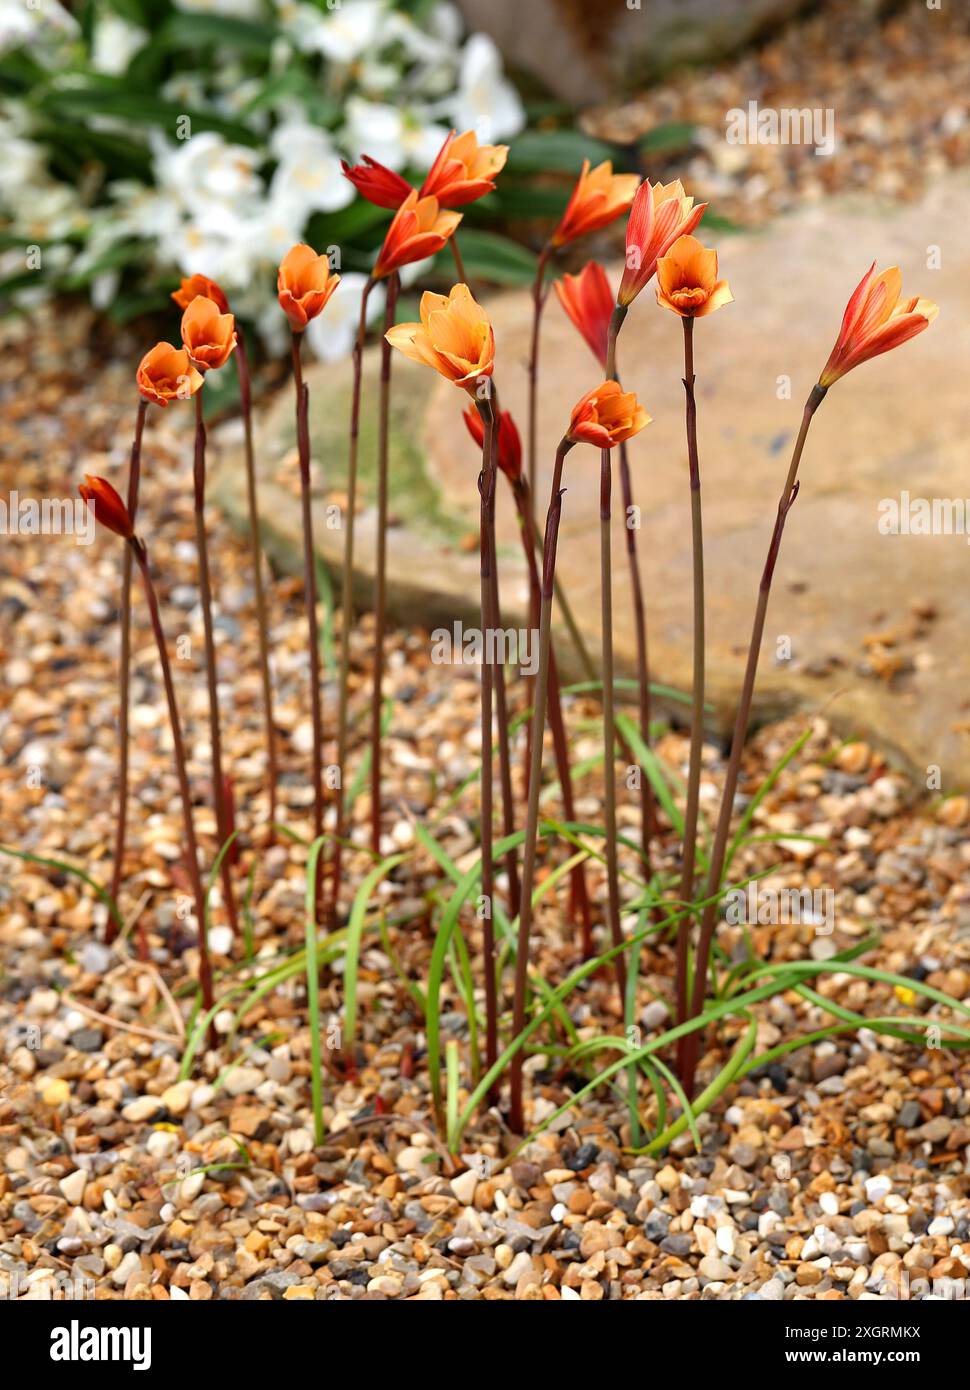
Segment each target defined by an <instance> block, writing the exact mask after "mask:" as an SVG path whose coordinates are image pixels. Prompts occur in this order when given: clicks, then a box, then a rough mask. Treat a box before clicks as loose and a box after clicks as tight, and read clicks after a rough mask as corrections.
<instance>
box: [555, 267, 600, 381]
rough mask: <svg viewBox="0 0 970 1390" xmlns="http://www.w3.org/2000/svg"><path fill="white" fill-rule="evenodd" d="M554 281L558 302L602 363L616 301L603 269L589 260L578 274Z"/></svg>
mask: <svg viewBox="0 0 970 1390" xmlns="http://www.w3.org/2000/svg"><path fill="white" fill-rule="evenodd" d="M554 283H555V286H556V294H558V296H559V302H560V304H561V305H562V307H563V308H564V309H565V311H566V313H567V314H568V315H569V317H570V319H571V320H572V321H573V323H574V324H575V326H576V327H577V328H578V329H579V331H580V333H582V335H583V337H584V338H585V339H586V341H587V343H588V344H589V346H590V349H591V350H592V352H593V354H594V356H595V357H596V358H597V360H598V361H599V362H600V363H601V364H602V365H603V366H604V367H605V366H606V339H607V334H608V331H609V327H610V318H611V316H612V314H613V305H614V303H615V300H614V298H613V291H612V290H611V289H610V282H609V280H608V279H607V277H606V271H605V270H604V269H603V267H602V266H601V265H600V263H599V261H589V262H588V264H586V265H584V266H583V268H582V270H581V271H580V272H579V274H578V275H564V276H563V277H562V279H561V280H556V281H555V282H554Z"/></svg>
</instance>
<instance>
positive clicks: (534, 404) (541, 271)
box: [526, 246, 552, 507]
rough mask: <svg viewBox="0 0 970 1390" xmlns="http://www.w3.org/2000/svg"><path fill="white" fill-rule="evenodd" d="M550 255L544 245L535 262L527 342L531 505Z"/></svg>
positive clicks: (528, 463)
mask: <svg viewBox="0 0 970 1390" xmlns="http://www.w3.org/2000/svg"><path fill="white" fill-rule="evenodd" d="M551 255H552V247H551V246H544V247H543V248H542V251H541V252H540V253H539V259H538V261H537V262H536V278H535V283H534V284H533V286H532V337H531V341H530V344H529V366H528V371H529V418H528V436H527V440H526V479H527V481H528V484H529V495H530V497H531V498H532V505H533V507H534V506H535V504H536V450H537V447H538V445H537V438H536V431H537V410H538V400H539V341H540V328H541V324H542V306H543V304H544V303H545V290H544V281H545V277H546V264H547V262H548V260H549V257H550V256H551Z"/></svg>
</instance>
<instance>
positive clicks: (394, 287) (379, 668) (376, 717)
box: [370, 275, 399, 854]
mask: <svg viewBox="0 0 970 1390" xmlns="http://www.w3.org/2000/svg"><path fill="white" fill-rule="evenodd" d="M398 283H399V282H398V278H397V275H391V276H389V277H388V281H387V299H386V301H385V305H384V333H385V334H387V332H388V331H389V329H391V328H393V326H394V313H395V309H396V307H397V292H398ZM390 405H391V345H390V343H389V342H388V341H387V338H386V336H385V337H384V338H383V339H382V340H381V385H380V401H379V406H378V420H377V563H376V565H375V568H374V693H373V697H372V702H371V764H370V826H371V831H370V841H371V849H372V850H373V851H374V853H375V854H380V851H381V719H382V716H383V713H384V709H383V686H384V629H385V624H386V608H387V452H388V434H389V430H390Z"/></svg>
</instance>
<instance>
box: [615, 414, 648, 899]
mask: <svg viewBox="0 0 970 1390" xmlns="http://www.w3.org/2000/svg"><path fill="white" fill-rule="evenodd" d="M620 488H621V490H622V493H623V513H624V520H625V529H626V554H627V560H628V562H629V566H630V589H631V592H632V594H633V621H634V627H635V629H636V642H637V695H638V707H639V723H640V739H641V741H642V743H643V746H644V748H649V747H650V661H649V657H648V648H647V610H646V605H645V604H644V601H643V582H642V580H641V577H640V558H639V556H638V554H637V528H636V527H635V526H634V525H633V524H632V523H633V515H634V512H633V506H634V503H633V480H632V478H631V476H630V458H629V453H628V451H627V446H626V440H624V441H623V443H622V444H621V445H620ZM655 830H656V825H655V812H654V799H653V786H652V784H651V781H650V778H649V777H648V776H647V774H646V769H644V768H641V769H640V848H641V851H642V854H643V868H644V874H645V876H646V878H647V879H648V880H649V878H650V874H651V868H650V844H651V841H652V839H653V836H654V833H655Z"/></svg>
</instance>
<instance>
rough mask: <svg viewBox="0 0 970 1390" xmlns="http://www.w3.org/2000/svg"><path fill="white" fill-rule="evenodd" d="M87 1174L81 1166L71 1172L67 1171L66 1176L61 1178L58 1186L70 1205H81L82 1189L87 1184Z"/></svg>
mask: <svg viewBox="0 0 970 1390" xmlns="http://www.w3.org/2000/svg"><path fill="white" fill-rule="evenodd" d="M87 1181H88V1179H87V1174H86V1173H85V1171H84V1169H83V1168H75V1170H74V1172H73V1173H68V1175H67V1177H66V1178H61V1180H60V1182H59V1183H58V1186H59V1187H60V1189H61V1191H62V1192H63V1194H64V1196H65V1197H66V1199H67V1200H68V1201H69V1202H70V1204H71V1206H72V1207H77V1206H80V1205H81V1200H82V1198H83V1197H84V1189H85V1187H86V1186H87Z"/></svg>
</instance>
